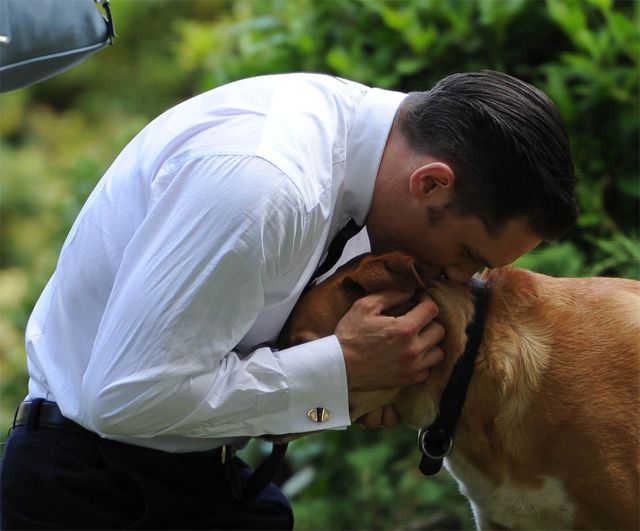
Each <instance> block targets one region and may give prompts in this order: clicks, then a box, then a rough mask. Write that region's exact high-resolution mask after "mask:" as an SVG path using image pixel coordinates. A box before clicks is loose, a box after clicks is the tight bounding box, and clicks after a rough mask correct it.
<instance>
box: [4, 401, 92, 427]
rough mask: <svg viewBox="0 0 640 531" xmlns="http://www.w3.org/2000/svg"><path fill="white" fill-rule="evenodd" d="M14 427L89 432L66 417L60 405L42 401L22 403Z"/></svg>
mask: <svg viewBox="0 0 640 531" xmlns="http://www.w3.org/2000/svg"><path fill="white" fill-rule="evenodd" d="M34 409H35V411H34ZM13 425H14V426H29V427H31V428H35V427H36V426H42V427H45V428H58V429H65V430H75V431H89V430H86V429H84V428H83V427H82V426H80V424H78V423H76V422H73V421H72V420H70V419H68V418H67V417H65V416H64V415H63V414H62V412H61V411H60V408H59V407H58V404H56V403H55V402H48V401H46V400H42V399H37V400H33V401H27V402H22V403H21V404H20V405H19V406H18V410H17V411H16V416H15V419H14V421H13Z"/></svg>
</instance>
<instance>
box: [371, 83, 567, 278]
mask: <svg viewBox="0 0 640 531" xmlns="http://www.w3.org/2000/svg"><path fill="white" fill-rule="evenodd" d="M574 185H575V179H574V174H573V164H572V161H571V153H570V149H569V140H568V137H567V134H566V131H565V129H564V126H563V123H562V120H561V118H560V116H559V114H558V111H557V109H556V108H555V106H554V105H553V103H552V102H551V100H550V99H549V98H548V97H547V96H545V95H544V94H543V93H542V92H541V91H539V90H537V89H535V88H534V87H532V86H531V85H528V84H526V83H524V82H522V81H520V80H518V79H515V78H513V77H510V76H507V75H505V74H501V73H498V72H478V73H468V74H454V75H452V76H449V77H447V78H445V79H443V80H442V81H440V82H439V83H438V84H437V85H436V86H435V87H433V89H431V90H429V91H426V92H419V93H411V94H409V95H408V96H407V98H406V99H405V100H404V101H403V103H402V104H401V106H400V109H399V110H398V113H397V116H396V121H395V123H394V126H393V128H392V131H391V134H390V137H389V140H388V142H387V146H386V148H385V153H384V155H383V160H382V163H381V166H380V171H379V174H378V179H377V181H376V191H375V192H374V198H373V203H372V207H371V211H370V215H369V219H368V220H367V227H368V229H369V232H370V236H371V239H372V245H373V248H374V251H375V252H387V251H390V250H396V249H397V250H402V251H405V252H408V253H410V254H414V255H415V256H417V257H418V258H419V259H421V260H423V261H425V262H426V263H427V264H430V265H433V266H434V272H435V270H436V269H438V268H439V269H440V270H441V271H442V272H444V273H445V274H447V275H448V276H450V277H452V278H454V280H460V281H462V280H465V277H467V278H468V277H469V276H470V275H471V274H472V273H473V271H475V270H477V269H478V268H479V267H481V266H482V265H490V266H497V265H504V264H505V263H509V262H510V261H513V260H515V259H516V258H518V257H519V256H520V255H521V254H523V253H524V252H527V251H528V250H530V249H531V248H533V247H535V246H536V245H537V244H538V243H539V242H540V241H541V240H543V239H547V240H550V239H554V238H556V237H558V236H559V235H560V234H562V233H563V232H564V231H566V230H567V228H569V227H570V226H571V225H572V223H573V222H574V221H575V218H576V215H577V207H576V203H575V197H574ZM392 211H395V214H392ZM389 216H391V217H393V219H390V220H388V221H390V223H391V227H390V229H387V228H385V227H383V223H384V221H383V220H382V219H381V218H385V217H387V218H388V217H389ZM421 229H428V230H421ZM407 231H412V232H413V234H412V235H411V236H409V235H408V234H407ZM411 237H413V238H414V240H412V239H411ZM416 238H418V239H419V240H418V241H415V239H416ZM394 240H395V241H394ZM454 240H455V241H454ZM454 244H455V248H453V247H452V246H453V245H454ZM447 245H449V247H447ZM376 247H378V249H376ZM458 255H461V259H460V260H458ZM465 255H471V257H469V256H467V258H470V259H468V260H462V258H464V256H465Z"/></svg>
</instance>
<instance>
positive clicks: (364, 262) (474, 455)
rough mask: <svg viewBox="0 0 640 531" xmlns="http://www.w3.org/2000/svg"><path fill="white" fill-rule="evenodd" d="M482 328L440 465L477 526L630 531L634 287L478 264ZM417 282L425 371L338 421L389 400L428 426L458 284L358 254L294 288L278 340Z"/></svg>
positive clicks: (638, 381) (326, 330) (634, 489)
mask: <svg viewBox="0 0 640 531" xmlns="http://www.w3.org/2000/svg"><path fill="white" fill-rule="evenodd" d="M482 278H483V280H484V281H485V282H486V286H487V289H488V306H487V314H486V324H485V331H484V336H483V340H482V343H481V345H480V348H479V350H478V354H477V357H476V360H475V371H474V374H473V377H472V379H471V383H470V386H469V390H468V393H467V398H466V402H465V405H464V408H463V411H462V415H461V418H460V421H459V424H458V428H457V431H456V433H455V439H454V444H453V450H452V452H451V454H450V455H449V456H448V457H447V459H446V460H445V465H446V466H447V468H448V469H449V471H450V472H451V474H452V475H453V476H454V477H455V478H456V480H457V481H458V483H459V484H460V488H461V491H462V493H463V494H465V495H466V496H467V497H468V498H469V499H470V501H471V505H472V509H473V513H474V516H475V520H476V524H477V526H478V528H480V529H638V526H639V519H640V513H639V496H640V495H639V488H640V458H639V451H640V446H639V444H640V441H639V439H640V413H639V412H640V408H639V405H640V282H637V281H633V280H625V279H614V278H553V277H549V276H545V275H541V274H536V273H532V272H529V271H525V270H520V269H515V268H500V269H494V270H487V271H486V272H485V273H484V274H483V275H482ZM384 289H399V290H405V291H414V290H420V289H426V290H427V292H428V293H429V295H430V296H431V297H432V298H433V299H434V300H435V302H436V303H437V305H438V307H439V309H440V313H439V315H438V320H439V321H440V322H441V323H442V324H443V325H444V326H445V328H446V331H447V335H446V337H445V339H444V341H443V343H442V347H443V350H444V353H445V354H444V360H443V361H442V362H441V363H440V364H438V365H436V366H435V367H433V368H432V369H431V374H430V377H429V379H428V380H427V381H426V382H425V383H422V384H418V385H414V386H411V387H407V388H404V389H384V390H380V391H375V392H358V393H351V395H350V408H351V417H352V419H356V418H358V417H360V416H361V415H363V414H364V413H366V412H368V411H371V410H373V409H375V408H377V407H379V406H382V405H384V404H395V405H396V407H397V408H398V411H399V412H400V414H401V416H402V418H403V420H404V421H405V422H406V423H407V424H409V425H411V426H415V427H423V426H426V425H429V424H430V423H431V422H432V421H433V420H434V418H435V417H436V415H437V410H438V404H439V400H440V396H441V394H442V391H443V388H444V387H445V385H446V383H447V381H448V379H449V376H450V373H451V371H452V368H453V366H454V364H455V363H456V361H457V359H458V358H459V357H460V355H461V353H462V351H463V350H464V345H465V342H466V339H467V338H466V334H465V328H466V326H467V323H468V322H469V321H470V320H471V319H472V318H473V313H474V300H473V295H472V291H471V289H470V288H469V287H465V286H458V285H454V284H453V283H450V282H448V281H446V280H437V281H436V280H428V279H426V278H423V277H422V276H421V274H420V266H419V264H418V263H416V261H415V259H413V258H412V257H409V256H406V255H403V254H400V253H390V254H386V255H382V256H373V255H363V256H361V257H358V258H356V259H354V260H353V261H351V262H349V263H348V264H346V265H345V266H343V267H342V268H340V269H338V271H337V272H336V273H335V274H334V275H332V276H331V277H330V278H329V279H327V280H326V281H324V282H322V283H321V284H319V285H317V286H316V287H314V288H313V289H311V290H310V291H309V292H307V293H306V295H304V296H303V297H302V298H301V300H300V301H299V302H298V304H297V306H296V308H295V309H294V311H293V312H292V314H291V317H290V319H289V322H288V324H287V326H286V327H285V330H284V331H283V334H284V335H283V337H284V338H285V342H286V343H288V344H295V343H300V342H303V341H310V340H313V339H316V338H320V337H324V336H327V335H331V334H332V333H333V332H334V330H335V327H336V324H337V323H338V321H339V320H340V319H341V317H342V316H343V315H344V314H345V313H346V312H347V311H348V309H349V308H350V307H351V305H352V304H353V302H354V301H355V300H356V299H358V298H360V297H363V296H365V295H366V294H368V293H372V292H375V291H379V290H384Z"/></svg>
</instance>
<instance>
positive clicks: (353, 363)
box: [336, 291, 445, 391]
mask: <svg viewBox="0 0 640 531" xmlns="http://www.w3.org/2000/svg"><path fill="white" fill-rule="evenodd" d="M412 296H413V293H406V292H400V291H382V292H379V293H374V294H371V295H367V296H366V297H363V298H361V299H358V300H357V301H356V302H355V303H354V304H353V306H352V307H351V309H350V310H349V311H348V312H347V313H346V314H345V315H344V317H343V318H342V319H341V320H340V322H339V323H338V325H337V327H336V336H337V338H338V341H339V342H340V345H341V346H342V352H343V354H344V359H345V365H346V369H347V384H348V387H349V390H350V391H351V390H374V389H382V388H390V387H406V386H409V385H412V384H415V383H419V382H422V381H424V380H426V379H427V378H428V376H429V368H430V367H432V366H433V365H435V364H436V363H438V362H439V361H440V360H441V359H442V355H443V353H442V349H441V348H440V347H439V346H438V343H439V342H440V341H442V339H443V338H444V335H445V331H444V327H443V326H442V325H441V324H440V323H437V322H435V321H433V319H434V318H435V317H436V316H437V315H438V307H437V306H436V304H435V303H434V302H433V300H432V299H431V297H429V296H428V295H427V294H426V293H420V294H419V295H418V303H417V304H416V305H415V306H414V307H413V308H412V309H411V310H409V311H408V312H407V313H406V314H404V315H401V316H399V317H390V316H387V315H384V314H383V312H384V311H385V310H389V309H391V308H393V307H394V306H397V305H400V304H403V303H406V302H408V301H409V299H411V297H412Z"/></svg>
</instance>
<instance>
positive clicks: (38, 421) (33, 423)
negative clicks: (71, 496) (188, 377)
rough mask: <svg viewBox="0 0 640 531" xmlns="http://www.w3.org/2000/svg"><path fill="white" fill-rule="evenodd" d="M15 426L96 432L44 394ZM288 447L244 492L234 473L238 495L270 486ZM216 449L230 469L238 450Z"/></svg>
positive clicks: (280, 448) (280, 447) (277, 451)
mask: <svg viewBox="0 0 640 531" xmlns="http://www.w3.org/2000/svg"><path fill="white" fill-rule="evenodd" d="M13 426H14V427H17V426H26V427H27V428H28V429H35V428H36V427H46V428H56V429H65V430H73V431H81V432H85V433H92V434H93V433H94V432H92V431H90V430H87V429H85V428H83V427H82V426H80V424H78V423H76V422H73V421H72V420H71V419H68V418H67V417H65V416H64V415H63V414H62V412H61V411H60V408H59V407H58V404H56V403H55V402H49V401H47V400H43V399H42V398H36V399H35V400H32V401H25V402H22V403H21V404H20V405H19V406H18V410H17V411H16V416H15V418H14V421H13ZM94 435H95V434H94ZM96 436H97V435H96ZM286 451H287V444H286V443H285V444H274V445H273V451H272V453H271V455H270V456H269V457H267V458H266V459H265V460H264V462H262V463H261V464H260V466H258V467H257V468H256V470H255V471H254V473H253V475H252V476H251V477H250V478H249V480H248V482H247V484H246V485H244V487H243V488H242V493H241V494H240V487H239V485H236V484H235V483H236V480H232V478H231V477H230V478H229V481H230V487H231V489H232V490H233V491H234V495H236V494H237V495H238V496H241V497H243V498H245V499H252V498H254V497H255V496H257V495H258V494H259V493H260V492H261V491H262V490H263V489H264V488H265V487H266V486H267V484H268V483H269V482H270V481H272V479H273V477H274V476H275V474H276V472H277V471H278V468H279V467H280V464H281V462H282V461H283V459H284V455H285V453H286ZM212 452H213V454H214V455H216V456H217V458H218V459H220V463H222V465H226V466H225V469H226V473H229V467H230V466H231V465H232V463H233V460H232V458H233V453H234V450H233V449H232V448H231V447H228V446H222V447H220V448H216V449H215V450H213V451H212Z"/></svg>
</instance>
